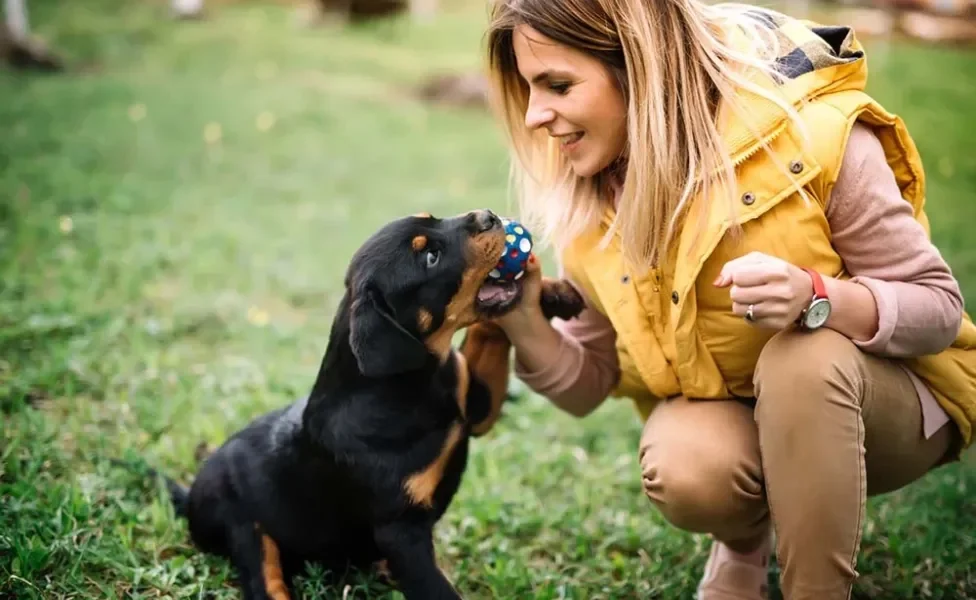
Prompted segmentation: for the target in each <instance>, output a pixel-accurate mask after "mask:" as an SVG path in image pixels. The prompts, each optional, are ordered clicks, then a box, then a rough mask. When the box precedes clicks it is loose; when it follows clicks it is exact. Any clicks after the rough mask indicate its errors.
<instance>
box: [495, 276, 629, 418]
mask: <svg viewBox="0 0 976 600" xmlns="http://www.w3.org/2000/svg"><path fill="white" fill-rule="evenodd" d="M560 277H563V278H565V275H564V274H563V273H562V269H560ZM540 278H541V273H540V268H539V265H538V264H537V263H535V264H533V265H532V266H531V267H530V269H529V272H527V276H526V277H525V278H524V279H523V285H524V286H525V287H524V289H523V294H524V300H523V302H522V306H521V307H520V308H518V309H516V310H515V311H513V312H512V313H509V314H508V315H506V316H504V317H500V318H499V319H497V321H496V322H497V323H498V324H499V325H500V326H501V327H502V328H503V329H504V330H505V333H506V335H507V336H508V338H509V340H510V341H511V342H512V346H514V348H515V374H516V376H517V377H519V378H520V379H521V380H522V381H523V382H525V384H526V385H528V386H529V388H531V389H532V390H533V391H534V392H536V393H537V394H540V395H543V396H545V397H547V398H548V399H549V400H550V401H551V402H552V403H553V404H555V405H556V406H557V407H559V408H561V409H562V410H564V411H566V412H568V413H570V414H572V415H575V416H577V417H582V416H585V415H587V414H589V413H590V412H592V411H593V410H595V409H596V408H597V407H598V406H599V405H600V404H601V403H602V402H603V401H604V400H605V399H606V398H607V396H608V394H609V393H610V391H611V390H612V389H613V386H614V385H615V384H616V382H617V379H618V377H619V375H620V371H619V368H618V365H617V352H616V332H614V330H613V327H612V325H611V324H610V321H609V320H608V319H607V318H606V317H605V316H603V315H602V314H600V313H599V312H598V311H596V310H595V309H593V308H592V304H590V302H589V300H588V299H587V298H585V296H584V301H585V302H586V304H587V308H585V309H583V311H582V312H581V313H580V315H579V316H578V317H577V318H575V319H572V320H569V321H564V320H561V319H554V320H553V321H552V322H551V323H550V322H549V321H548V320H546V318H545V317H544V316H543V314H542V311H541V309H540V308H539V307H538V295H539V293H538V290H539V285H540ZM570 283H572V282H570ZM576 287H577V289H578V286H576ZM581 295H582V294H581Z"/></svg>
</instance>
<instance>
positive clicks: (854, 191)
mask: <svg viewBox="0 0 976 600" xmlns="http://www.w3.org/2000/svg"><path fill="white" fill-rule="evenodd" d="M827 220H828V222H829V223H830V229H831V233H832V236H833V237H832V240H833V244H834V247H835V249H836V250H837V252H838V254H840V256H841V258H843V260H844V264H845V266H846V268H847V271H848V272H849V273H850V274H851V275H853V276H854V277H853V281H856V282H858V283H860V284H862V285H864V286H866V287H867V288H868V289H869V290H871V293H872V294H873V295H874V299H875V302H877V305H878V332H877V334H876V335H875V336H874V337H873V338H872V339H870V340H867V341H855V343H856V344H858V345H859V346H860V347H861V348H862V349H863V350H864V351H865V352H871V353H874V354H879V355H884V356H897V357H906V356H915V355H922V354H929V353H937V352H940V351H941V350H943V349H944V348H946V347H947V346H949V345H950V344H951V343H952V341H953V340H954V339H955V337H956V335H958V332H959V327H960V324H961V321H962V307H963V298H962V293H961V292H960V289H959V284H958V282H957V281H956V280H955V278H954V277H953V276H952V272H951V271H950V269H949V266H948V265H947V264H946V262H945V261H944V260H943V258H942V255H941V254H940V253H939V251H938V249H937V248H936V247H935V246H934V245H933V244H932V243H931V242H930V241H929V239H928V236H927V235H926V233H925V230H924V229H923V228H922V226H921V224H920V223H919V222H918V221H916V220H915V218H914V217H913V214H912V207H911V205H910V204H909V203H908V202H906V201H905V200H904V199H903V198H902V196H901V192H900V190H899V188H898V184H897V182H896V181H895V177H894V174H893V172H892V170H891V168H890V167H889V166H888V163H887V161H886V159H885V154H884V150H883V149H882V147H881V142H880V141H879V140H878V138H877V137H876V136H875V135H874V133H873V132H872V131H871V129H870V128H869V127H868V126H866V125H863V124H860V123H859V124H856V125H855V126H854V129H853V131H852V133H851V138H850V141H849V143H848V146H847V151H846V153H845V155H844V162H843V164H842V166H841V168H840V173H839V174H838V178H837V182H836V184H835V186H834V190H833V192H832V194H831V198H830V202H829V204H828V205H827Z"/></svg>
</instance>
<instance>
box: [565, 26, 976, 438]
mask: <svg viewBox="0 0 976 600" xmlns="http://www.w3.org/2000/svg"><path fill="white" fill-rule="evenodd" d="M773 25H774V26H775V27H776V28H777V29H778V31H779V33H780V35H781V37H782V38H783V39H785V40H786V41H787V45H786V48H787V51H786V52H785V53H784V57H783V59H782V60H781V61H780V64H781V65H782V70H783V72H784V74H785V75H786V76H787V78H788V79H787V80H786V81H785V83H782V84H780V85H775V84H773V83H772V82H771V81H770V82H767V83H763V85H765V87H766V88H767V89H772V90H774V91H775V93H777V94H779V95H780V97H781V98H782V99H784V100H785V101H787V102H789V103H790V104H792V105H793V106H795V107H797V109H798V110H799V113H800V116H801V118H802V121H803V123H804V125H805V126H806V130H807V131H809V132H812V133H813V135H812V136H811V137H812V139H811V140H810V144H811V145H810V146H809V147H808V148H807V151H804V149H803V147H802V146H801V144H800V143H799V139H800V138H799V136H798V135H797V132H796V130H795V129H794V127H795V126H794V125H793V124H791V123H790V122H789V121H788V119H787V118H786V117H785V116H784V115H783V112H782V110H780V109H779V108H778V107H776V106H775V105H773V104H772V103H771V102H769V101H768V100H765V99H763V98H761V97H759V96H758V95H755V94H751V93H747V92H744V100H745V101H746V102H747V103H748V104H747V108H748V114H749V115H750V117H749V119H750V120H751V123H745V122H743V121H742V120H739V119H730V120H728V121H725V125H724V126H723V127H722V132H723V136H724V139H725V141H726V144H727V147H728V148H729V151H730V154H731V156H732V158H733V161H734V162H735V164H736V169H737V171H736V172H737V175H738V180H737V185H738V193H739V194H741V196H740V197H741V204H740V205H739V208H740V210H739V211H738V212H737V214H736V215H735V217H734V219H735V221H736V222H737V223H739V224H741V225H742V227H743V235H742V236H741V238H740V239H739V240H738V241H733V240H731V239H729V237H728V236H726V233H727V232H728V229H729V226H730V224H731V222H730V221H731V218H729V217H727V216H726V215H727V211H723V210H712V211H710V212H709V214H708V216H707V217H706V219H707V222H708V228H707V230H706V233H705V234H704V235H703V236H700V237H699V239H698V240H697V243H696V241H695V240H694V239H693V238H694V231H693V228H692V227H688V228H686V229H685V230H684V231H683V233H682V234H681V235H680V238H679V240H678V242H677V245H676V247H674V248H672V251H671V252H670V253H669V256H670V258H669V259H668V260H666V261H664V262H663V263H662V267H661V268H656V269H652V270H650V271H648V272H633V271H632V270H630V269H628V268H627V267H626V266H625V264H624V260H623V258H622V253H621V249H620V245H619V241H620V240H619V238H614V239H613V240H612V241H611V243H610V246H609V247H608V248H606V249H603V248H600V247H599V241H600V238H601V236H602V235H603V234H604V233H605V231H606V228H607V227H608V226H609V224H610V222H611V220H612V218H613V214H612V211H610V210H608V211H607V214H606V216H605V218H604V221H603V224H602V226H601V228H600V229H601V230H600V231H593V232H591V233H588V234H585V235H583V236H581V237H580V238H578V239H576V240H575V241H574V242H573V243H572V244H570V245H569V246H568V247H566V248H565V249H564V251H563V252H562V256H561V260H562V262H563V266H564V268H565V269H566V272H567V274H568V275H569V276H571V277H572V278H573V279H574V280H575V281H576V282H578V283H579V284H580V286H581V287H582V289H583V290H584V291H585V292H586V294H587V295H588V296H589V298H590V299H591V303H592V304H593V307H594V308H595V309H597V310H598V311H600V312H601V313H603V314H605V315H606V316H607V317H608V318H609V319H610V321H611V322H612V323H613V326H614V328H615V329H616V331H617V335H618V341H617V352H618V357H619V360H620V367H621V373H622V374H621V378H620V381H619V382H618V384H617V386H616V388H615V389H614V390H613V392H612V395H614V396H621V397H629V398H631V399H633V401H634V402H635V404H636V406H637V409H638V412H639V413H640V415H641V418H642V419H646V418H647V415H648V414H649V413H650V411H651V409H652V408H653V406H654V404H655V402H657V401H658V400H659V399H661V398H667V397H671V396H674V395H678V394H682V395H685V396H687V397H694V398H728V397H732V396H741V397H751V396H752V395H753V387H752V375H753V371H754V368H755V365H756V361H757V359H758V357H759V353H760V351H761V350H762V347H763V345H764V344H765V343H766V342H767V341H768V340H769V338H770V337H771V336H772V335H773V333H774V332H771V331H767V330H762V329H759V328H754V327H752V326H750V325H749V324H748V323H746V322H745V321H744V320H743V319H741V318H739V317H737V316H735V315H734V314H733V313H732V308H731V300H730V299H729V293H728V289H719V288H716V287H714V286H713V285H712V283H711V282H712V281H713V280H714V279H715V278H716V277H717V275H718V273H719V271H720V269H721V268H722V265H724V264H725V263H726V262H727V261H729V260H731V259H733V258H735V257H738V256H742V255H744V254H747V253H749V252H751V251H760V252H764V253H767V254H770V255H773V256H778V257H780V258H782V259H784V260H787V261H789V262H791V263H793V264H797V265H804V266H809V267H811V268H814V269H816V270H817V271H819V272H821V273H823V274H825V275H830V276H833V277H838V278H849V277H850V275H849V274H847V273H846V272H845V271H844V266H843V262H842V260H841V258H840V257H839V256H838V255H837V253H836V252H835V251H834V250H833V248H832V246H831V243H830V238H831V235H830V231H829V228H828V224H827V220H826V217H825V215H824V207H825V203H826V202H827V201H828V200H829V197H830V190H831V189H832V186H833V184H834V182H835V181H836V178H837V173H838V171H839V169H840V165H841V161H842V157H843V149H844V148H845V147H846V143H847V140H848V136H849V134H850V131H851V128H852V126H853V124H854V122H855V121H858V120H860V121H862V122H865V123H868V124H870V125H872V126H873V127H874V128H875V131H876V132H877V135H878V136H879V137H880V139H881V143H882V146H883V147H884V150H885V153H886V154H887V159H888V164H889V165H890V166H891V167H892V169H893V170H894V173H895V176H896V179H897V181H898V184H899V186H900V187H901V190H902V194H903V197H904V198H905V200H906V201H907V202H910V203H911V204H912V206H913V207H914V210H915V217H916V219H917V220H918V221H919V222H920V223H922V225H923V226H924V228H925V230H926V231H927V232H928V231H929V224H928V218H927V217H926V214H925V210H924V204H925V176H924V173H923V170H922V162H921V159H920V157H919V154H918V152H917V150H916V148H915V144H914V143H913V141H912V139H911V137H910V136H909V134H908V131H907V129H906V128H905V126H904V124H903V122H902V121H901V119H900V118H899V117H897V116H895V115H893V114H891V113H889V112H888V111H886V110H885V109H884V108H883V107H882V106H881V105H880V104H878V103H877V102H876V101H875V100H873V99H872V98H871V97H869V96H868V95H867V94H866V93H865V92H864V86H865V81H866V78H867V67H866V65H865V59H864V55H863V51H862V49H861V47H860V45H859V43H858V42H857V41H856V40H855V39H854V36H853V34H852V33H851V32H850V30H848V29H844V28H822V27H818V26H815V25H813V24H810V23H805V22H801V21H794V20H790V19H784V20H783V21H779V22H776V23H773ZM757 81H758V80H757ZM801 101H803V102H802V104H801ZM750 125H751V127H750ZM754 131H755V132H758V135H757V133H754ZM761 141H764V142H767V143H769V144H770V146H771V149H772V150H773V152H774V153H775V155H776V157H777V159H778V161H779V162H780V164H781V165H783V166H777V165H776V164H775V163H774V162H773V161H772V160H771V158H770V157H769V156H768V155H767V153H766V152H765V151H762V149H761V146H760V143H761ZM791 177H792V178H795V179H796V181H797V182H798V183H800V184H802V185H803V186H804V189H805V190H806V192H807V194H808V195H809V197H810V198H811V200H812V201H811V202H810V203H809V204H806V203H805V202H804V200H803V199H802V198H801V196H800V195H799V194H798V193H797V192H796V189H795V187H794V184H793V183H792V182H791V180H790V178H791ZM707 205H708V203H703V202H701V200H700V199H699V200H698V201H697V202H696V203H694V204H692V206H691V208H690V211H689V214H688V217H687V219H686V222H687V223H692V224H694V223H697V222H698V218H699V217H698V215H699V214H700V211H702V210H707ZM716 206H718V207H724V206H725V204H724V203H722V202H720V201H719V202H718V203H717V204H716ZM905 364H906V365H907V366H908V367H909V368H910V369H911V370H912V371H913V372H914V373H915V374H917V375H918V376H919V377H920V378H921V379H922V380H923V381H924V382H926V384H927V385H928V386H929V387H930V389H932V391H933V394H934V395H935V397H936V399H937V400H938V402H939V403H940V404H941V405H942V407H943V408H945V410H946V412H947V413H948V414H949V415H950V417H951V418H952V420H953V421H954V422H955V423H956V425H958V427H959V430H960V431H961V433H962V437H963V440H964V444H965V445H966V446H968V445H969V444H970V443H971V440H972V431H973V423H974V421H976V326H974V325H973V322H972V320H971V319H970V317H969V316H968V315H966V316H965V318H964V322H963V324H962V327H961V329H960V331H959V334H958V336H957V338H956V340H955V342H954V343H953V344H952V346H951V347H950V348H948V349H946V350H945V351H943V352H941V353H939V354H937V355H932V356H923V357H920V358H914V359H909V360H906V361H905Z"/></svg>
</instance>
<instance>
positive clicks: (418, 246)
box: [410, 235, 427, 252]
mask: <svg viewBox="0 0 976 600" xmlns="http://www.w3.org/2000/svg"><path fill="white" fill-rule="evenodd" d="M410 246H411V247H412V248H413V251H414V252H420V251H421V250H423V249H424V248H426V247H427V236H426V235H418V236H417V237H415V238H413V241H411V242H410Z"/></svg>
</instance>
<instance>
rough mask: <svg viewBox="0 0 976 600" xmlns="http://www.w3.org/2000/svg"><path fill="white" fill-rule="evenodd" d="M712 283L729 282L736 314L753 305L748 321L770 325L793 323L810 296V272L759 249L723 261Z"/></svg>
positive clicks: (782, 327)
mask: <svg viewBox="0 0 976 600" xmlns="http://www.w3.org/2000/svg"><path fill="white" fill-rule="evenodd" d="M713 283H714V284H715V285H716V286H718V287H728V286H731V288H730V290H729V295H730V296H731V298H732V311H733V312H734V313H735V314H737V315H739V316H740V317H745V316H746V314H747V311H748V310H749V306H752V315H753V320H752V321H750V322H751V323H752V324H753V325H756V326H758V327H766V328H769V329H785V328H787V327H789V326H790V325H792V324H793V323H795V322H796V320H797V319H798V318H799V316H800V314H801V313H802V312H803V310H804V309H805V308H806V307H807V306H808V305H809V304H810V300H811V299H812V298H813V280H812V279H811V278H810V275H808V274H807V273H806V272H805V271H804V270H803V269H801V268H799V267H797V266H795V265H792V264H790V263H788V262H786V261H784V260H781V259H779V258H776V257H774V256H769V255H768V254H763V253H762V252H750V253H749V254H746V255H745V256H741V257H739V258H736V259H734V260H730V261H729V262H727V263H725V265H724V266H723V267H722V272H721V273H719V276H718V278H716V279H715V281H714V282H713Z"/></svg>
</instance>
